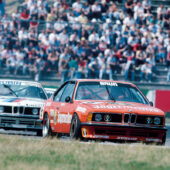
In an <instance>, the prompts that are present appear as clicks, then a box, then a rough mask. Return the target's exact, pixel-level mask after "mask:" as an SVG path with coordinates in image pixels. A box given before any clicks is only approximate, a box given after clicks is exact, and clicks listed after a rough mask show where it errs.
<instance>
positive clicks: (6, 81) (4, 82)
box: [0, 80, 41, 87]
mask: <svg viewBox="0 0 170 170" xmlns="http://www.w3.org/2000/svg"><path fill="white" fill-rule="evenodd" d="M0 84H5V85H16V86H20V85H22V86H36V87H41V85H40V84H39V83H34V82H24V81H13V80H11V81H10V80H3V81H0Z"/></svg>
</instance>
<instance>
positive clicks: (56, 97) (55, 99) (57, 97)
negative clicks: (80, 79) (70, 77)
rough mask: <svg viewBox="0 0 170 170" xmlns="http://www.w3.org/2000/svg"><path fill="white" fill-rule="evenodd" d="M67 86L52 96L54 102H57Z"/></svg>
mask: <svg viewBox="0 0 170 170" xmlns="http://www.w3.org/2000/svg"><path fill="white" fill-rule="evenodd" d="M66 86H67V85H65V86H63V87H62V88H61V89H60V90H59V91H58V93H57V94H56V95H55V96H54V102H59V100H60V98H61V95H62V94H63V91H64V89H65V87H66Z"/></svg>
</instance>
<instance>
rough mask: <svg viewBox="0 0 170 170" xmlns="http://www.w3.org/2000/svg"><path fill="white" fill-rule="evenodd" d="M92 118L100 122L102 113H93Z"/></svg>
mask: <svg viewBox="0 0 170 170" xmlns="http://www.w3.org/2000/svg"><path fill="white" fill-rule="evenodd" d="M94 120H95V121H97V122H100V121H101V120H102V115H101V114H95V117H94Z"/></svg>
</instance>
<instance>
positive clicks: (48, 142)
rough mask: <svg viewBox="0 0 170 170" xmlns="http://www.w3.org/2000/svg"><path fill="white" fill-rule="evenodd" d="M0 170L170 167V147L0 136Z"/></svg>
mask: <svg viewBox="0 0 170 170" xmlns="http://www.w3.org/2000/svg"><path fill="white" fill-rule="evenodd" d="M0 169H1V170H3V169H5V170H6V169H7V170H8V169H12V170H15V169H16V170H20V169H25V170H26V169H36V170H39V169H41V170H43V169H69V170H71V169H73V170H76V169H77V170H79V169H85V170H86V169H87V170H91V169H94V170H96V169H97V170H98V169H99V170H100V169H101V170H102V169H107V170H109V169H118V170H123V169H126V170H128V169H129V170H136V169H138V170H145V169H149V170H152V169H154V170H156V169H160V170H162V169H167V170H168V169H170V148H165V147H155V146H152V145H147V146H145V145H142V144H135V145H126V144H121V145H105V144H99V143H90V144H88V143H80V142H79V141H61V140H58V139H34V138H24V137H22V136H7V135H0Z"/></svg>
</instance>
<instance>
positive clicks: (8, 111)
mask: <svg viewBox="0 0 170 170" xmlns="http://www.w3.org/2000/svg"><path fill="white" fill-rule="evenodd" d="M4 113H12V107H11V106H4Z"/></svg>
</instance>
